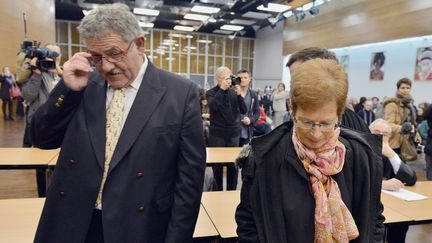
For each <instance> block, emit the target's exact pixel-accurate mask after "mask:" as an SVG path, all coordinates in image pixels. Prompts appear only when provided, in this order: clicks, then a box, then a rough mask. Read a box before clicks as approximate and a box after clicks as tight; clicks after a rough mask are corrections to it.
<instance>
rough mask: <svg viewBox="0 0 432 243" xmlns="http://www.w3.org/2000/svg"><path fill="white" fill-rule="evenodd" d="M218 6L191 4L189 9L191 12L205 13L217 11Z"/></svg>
mask: <svg viewBox="0 0 432 243" xmlns="http://www.w3.org/2000/svg"><path fill="white" fill-rule="evenodd" d="M219 10H220V8H215V7H205V6H193V8H192V9H191V11H192V12H198V13H206V14H214V13H217V12H219Z"/></svg>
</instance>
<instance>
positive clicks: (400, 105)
mask: <svg viewBox="0 0 432 243" xmlns="http://www.w3.org/2000/svg"><path fill="white" fill-rule="evenodd" d="M396 87H397V91H396V97H393V98H390V99H388V100H386V101H385V102H384V119H385V120H386V121H388V122H389V123H390V126H391V128H392V131H391V136H390V139H389V144H390V147H391V148H392V149H393V150H394V151H395V152H396V153H398V154H401V140H402V139H401V134H412V133H415V125H416V112H415V109H414V106H413V99H412V97H411V95H410V93H411V87H412V82H411V80H410V79H408V78H402V79H400V80H399V81H398V82H397V84H396Z"/></svg>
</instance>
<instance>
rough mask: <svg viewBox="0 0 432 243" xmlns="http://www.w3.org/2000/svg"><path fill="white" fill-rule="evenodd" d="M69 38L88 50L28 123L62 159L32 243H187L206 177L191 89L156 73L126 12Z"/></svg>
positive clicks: (67, 67) (104, 11)
mask: <svg viewBox="0 0 432 243" xmlns="http://www.w3.org/2000/svg"><path fill="white" fill-rule="evenodd" d="M78 30H79V32H80V36H81V37H82V38H83V40H84V43H85V45H86V47H87V52H79V53H76V54H74V56H73V57H72V58H71V59H69V60H68V61H67V62H66V63H65V64H64V72H63V80H62V81H60V82H59V83H58V84H57V86H56V88H55V89H54V90H53V91H52V92H51V94H50V96H49V98H48V100H47V102H46V103H45V104H44V105H42V107H41V108H39V110H38V111H37V112H36V113H35V114H34V116H33V119H32V122H31V127H30V131H31V136H32V140H33V142H34V144H35V146H37V147H41V148H57V147H59V146H61V152H60V156H59V159H58V161H57V166H56V169H55V171H54V175H53V178H52V182H51V185H50V188H49V190H48V193H47V198H46V201H45V206H44V209H43V212H42V216H41V219H40V222H39V226H38V229H37V232H36V236H35V242H64V241H67V242H88V243H90V242H91V243H98V242H106V243H110V242H112V243H117V242H179V243H180V242H191V241H192V235H193V231H194V227H195V222H196V219H197V216H198V211H199V206H200V199H201V193H202V186H203V180H204V168H205V145H204V139H203V129H202V121H201V114H200V104H199V93H198V87H197V85H196V84H194V83H193V82H191V81H190V80H186V79H184V78H182V77H180V76H177V75H175V74H172V73H169V72H166V71H163V70H160V69H158V68H156V67H155V66H154V65H153V64H151V63H150V62H149V61H148V58H147V57H146V55H145V52H144V51H145V38H144V36H143V33H142V29H141V28H140V26H139V24H138V21H137V19H136V18H135V16H134V15H133V14H132V12H131V11H130V9H129V7H128V6H127V5H125V4H120V3H116V4H105V5H101V6H99V7H98V8H96V9H93V10H92V11H91V13H90V14H88V15H87V16H85V17H84V18H83V19H82V21H81V23H80V25H79V27H78Z"/></svg>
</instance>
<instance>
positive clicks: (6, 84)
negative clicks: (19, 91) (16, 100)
mask: <svg viewBox="0 0 432 243" xmlns="http://www.w3.org/2000/svg"><path fill="white" fill-rule="evenodd" d="M14 84H16V83H15V78H14V76H13V74H12V73H11V72H10V69H9V67H4V68H3V74H1V75H0V86H1V87H0V99H1V100H2V111H3V120H13V117H12V106H13V105H12V97H11V95H10V92H9V91H10V89H11V88H12V85H14Z"/></svg>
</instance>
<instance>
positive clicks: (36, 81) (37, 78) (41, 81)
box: [22, 44, 62, 197]
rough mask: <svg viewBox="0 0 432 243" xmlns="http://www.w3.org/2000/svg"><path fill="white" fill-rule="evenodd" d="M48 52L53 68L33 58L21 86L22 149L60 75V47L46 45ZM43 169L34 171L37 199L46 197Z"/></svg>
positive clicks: (30, 142)
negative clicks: (23, 115) (24, 109)
mask: <svg viewBox="0 0 432 243" xmlns="http://www.w3.org/2000/svg"><path fill="white" fill-rule="evenodd" d="M45 48H47V49H48V50H50V51H52V52H55V53H56V55H57V57H56V58H53V59H51V58H45V60H46V61H54V62H55V68H53V69H49V70H48V69H45V68H42V67H41V66H38V65H37V61H38V58H37V57H34V58H33V59H32V60H31V61H30V65H31V67H32V74H31V76H30V77H29V79H28V81H27V82H25V83H24V84H23V85H22V97H23V99H24V100H25V102H26V103H27V105H28V109H27V116H26V127H25V130H24V137H23V147H32V146H33V143H32V141H31V140H30V134H29V127H30V122H31V120H32V118H33V115H34V113H35V112H36V110H37V109H39V107H40V106H42V105H43V104H44V103H45V102H46V101H47V99H48V96H49V93H50V92H51V90H52V89H53V88H54V86H55V84H56V83H57V81H58V80H59V76H61V74H62V70H61V68H60V59H61V54H60V47H58V46H56V45H51V44H48V45H46V46H45ZM45 172H46V171H45V169H37V170H36V183H37V190H38V195H39V197H45V196H46V179H45V178H46V175H45Z"/></svg>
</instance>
